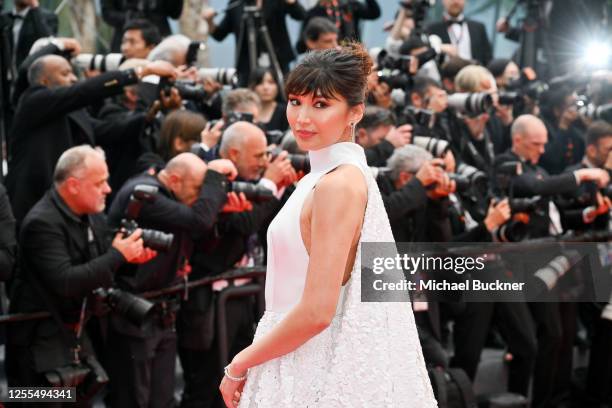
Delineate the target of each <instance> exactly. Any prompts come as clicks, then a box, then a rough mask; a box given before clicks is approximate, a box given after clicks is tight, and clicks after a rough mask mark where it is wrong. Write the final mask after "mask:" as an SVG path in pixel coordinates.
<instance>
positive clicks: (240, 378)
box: [223, 363, 249, 382]
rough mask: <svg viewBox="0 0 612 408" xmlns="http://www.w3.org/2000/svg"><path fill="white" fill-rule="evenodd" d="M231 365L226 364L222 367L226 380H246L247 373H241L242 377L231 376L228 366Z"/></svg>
mask: <svg viewBox="0 0 612 408" xmlns="http://www.w3.org/2000/svg"><path fill="white" fill-rule="evenodd" d="M230 365H232V364H231V363H230V364H228V365H226V366H225V368H224V369H223V373H224V374H225V376H226V377H227V379H228V380H231V381H235V382H242V381H244V380H246V378H247V374H245V375H243V376H242V377H233V376H232V375H231V374H230V373H229V366H230ZM248 372H249V370H247V373H248Z"/></svg>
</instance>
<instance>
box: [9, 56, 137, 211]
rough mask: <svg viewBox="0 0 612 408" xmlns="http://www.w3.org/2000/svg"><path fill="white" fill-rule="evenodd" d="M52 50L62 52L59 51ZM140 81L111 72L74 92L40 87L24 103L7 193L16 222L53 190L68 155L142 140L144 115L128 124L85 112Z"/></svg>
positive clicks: (12, 136)
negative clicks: (86, 147)
mask: <svg viewBox="0 0 612 408" xmlns="http://www.w3.org/2000/svg"><path fill="white" fill-rule="evenodd" d="M50 47H52V48H54V49H55V50H57V47H55V46H54V45H51V46H50ZM136 81H137V78H136V76H135V75H134V73H133V71H131V70H129V71H114V72H107V73H104V74H102V75H99V76H97V77H95V78H91V79H88V80H85V81H81V82H78V83H76V84H75V85H72V86H62V87H58V88H54V89H50V88H46V87H44V86H40V85H35V86H31V87H30V88H27V89H26V91H25V92H24V93H23V95H22V96H21V98H20V100H19V105H18V106H17V111H16V113H15V118H14V121H13V126H12V128H11V131H10V133H9V147H10V159H9V173H8V175H7V178H6V187H7V190H8V192H9V196H10V197H11V204H12V206H13V212H14V214H15V218H17V220H18V221H20V220H22V219H23V218H24V217H25V215H26V213H27V212H28V210H29V209H30V208H32V206H33V205H34V204H35V203H36V201H38V200H39V199H40V198H41V197H42V195H43V194H44V192H45V191H46V190H47V189H48V188H49V187H50V185H51V180H52V177H53V170H54V169H55V163H56V162H57V159H58V158H59V156H60V155H61V154H62V153H63V152H64V151H65V150H67V149H69V148H71V147H73V146H77V145H80V144H89V145H95V144H102V145H105V144H112V143H120V142H121V141H122V140H124V139H125V138H127V137H137V136H138V135H139V134H140V130H141V128H142V126H143V124H144V116H143V115H140V116H137V117H134V118H129V119H126V120H123V121H112V122H111V121H108V122H103V121H100V120H97V119H94V118H92V117H91V116H90V115H89V113H87V111H86V110H85V107H86V106H89V105H91V104H93V103H96V102H98V101H99V100H101V99H103V98H106V97H109V96H112V95H116V94H119V93H121V92H122V91H123V87H124V86H125V85H129V84H133V83H135V82H136Z"/></svg>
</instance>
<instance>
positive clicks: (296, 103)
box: [289, 99, 300, 106]
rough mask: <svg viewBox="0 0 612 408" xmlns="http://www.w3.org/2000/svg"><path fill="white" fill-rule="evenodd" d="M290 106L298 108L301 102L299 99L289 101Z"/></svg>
mask: <svg viewBox="0 0 612 408" xmlns="http://www.w3.org/2000/svg"><path fill="white" fill-rule="evenodd" d="M289 104H290V105H293V106H298V105H299V104H300V102H299V101H298V100H297V99H289Z"/></svg>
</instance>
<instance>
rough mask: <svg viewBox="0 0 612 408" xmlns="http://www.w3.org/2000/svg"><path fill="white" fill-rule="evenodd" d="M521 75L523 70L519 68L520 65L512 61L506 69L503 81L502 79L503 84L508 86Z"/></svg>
mask: <svg viewBox="0 0 612 408" xmlns="http://www.w3.org/2000/svg"><path fill="white" fill-rule="evenodd" d="M520 76H521V71H520V70H519V67H518V65H516V64H515V63H514V62H512V61H510V62H509V63H508V65H506V69H504V74H503V81H502V84H503V86H506V85H508V84H509V83H510V82H512V81H514V80H516V79H518V78H520Z"/></svg>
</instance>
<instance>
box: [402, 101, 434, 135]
mask: <svg viewBox="0 0 612 408" xmlns="http://www.w3.org/2000/svg"><path fill="white" fill-rule="evenodd" d="M433 116H434V113H433V112H432V111H430V110H429V109H420V108H415V107H414V106H411V105H408V106H406V107H405V108H404V109H403V110H402V111H401V112H400V113H399V114H398V115H397V118H398V120H397V121H398V123H402V124H405V123H410V124H411V125H416V126H420V127H423V128H426V129H429V128H431V126H432V122H433Z"/></svg>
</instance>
